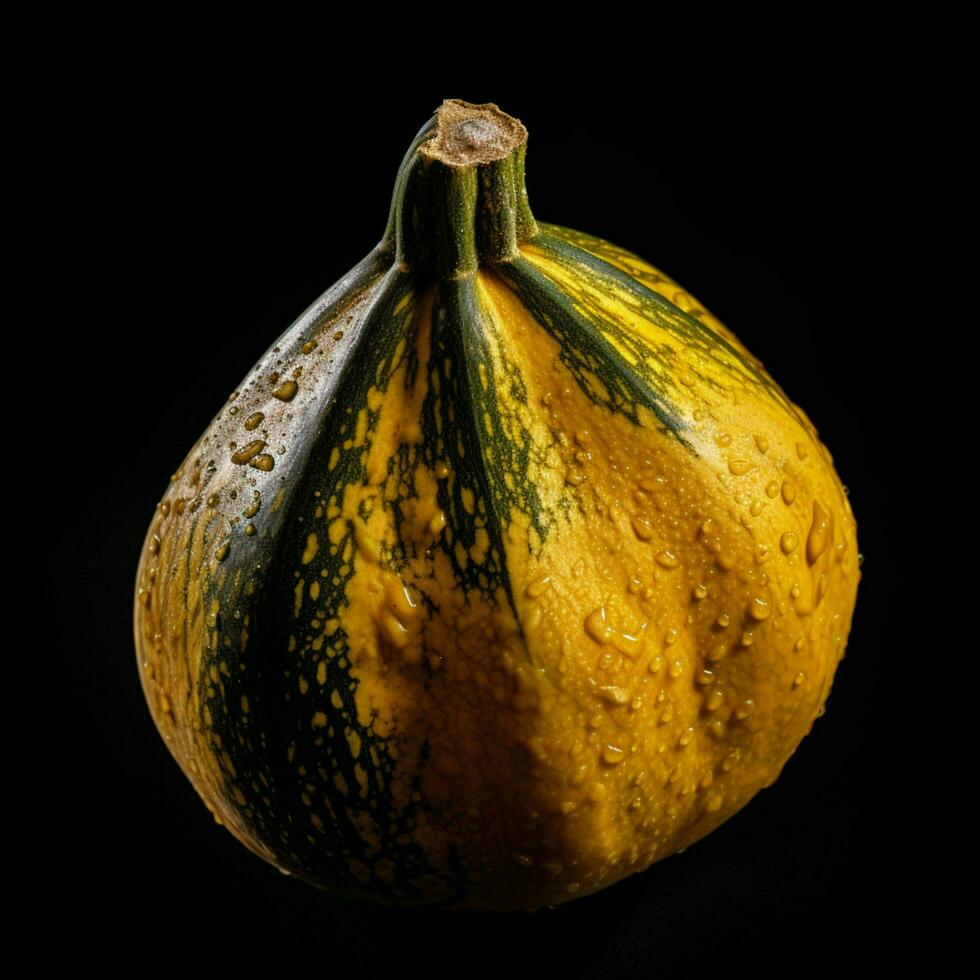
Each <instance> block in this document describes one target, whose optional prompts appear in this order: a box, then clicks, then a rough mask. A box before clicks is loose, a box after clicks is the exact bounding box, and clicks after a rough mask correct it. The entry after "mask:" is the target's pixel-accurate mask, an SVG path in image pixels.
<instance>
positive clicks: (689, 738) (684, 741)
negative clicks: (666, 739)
mask: <svg viewBox="0 0 980 980" xmlns="http://www.w3.org/2000/svg"><path fill="white" fill-rule="evenodd" d="M693 741H694V729H693V728H685V729H684V731H683V732H681V736H680V738H679V739H678V740H677V744H678V745H690V744H691V742H693Z"/></svg>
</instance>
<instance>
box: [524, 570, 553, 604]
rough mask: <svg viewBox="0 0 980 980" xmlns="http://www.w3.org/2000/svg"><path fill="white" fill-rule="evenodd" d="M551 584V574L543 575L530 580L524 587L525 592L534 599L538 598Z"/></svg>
mask: <svg viewBox="0 0 980 980" xmlns="http://www.w3.org/2000/svg"><path fill="white" fill-rule="evenodd" d="M550 585H551V576H550V575H542V576H540V578H536V579H535V580H534V581H533V582H528V584H527V586H526V587H525V589H524V592H525V593H526V594H527V595H528V596H529V597H530V598H532V599H537V598H538V597H539V596H542V595H544V593H545V592H546V591H547V590H548V587H549V586H550Z"/></svg>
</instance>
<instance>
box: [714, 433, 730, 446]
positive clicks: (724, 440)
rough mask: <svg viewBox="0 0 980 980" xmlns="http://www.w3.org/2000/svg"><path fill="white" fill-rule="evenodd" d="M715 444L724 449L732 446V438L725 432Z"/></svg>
mask: <svg viewBox="0 0 980 980" xmlns="http://www.w3.org/2000/svg"><path fill="white" fill-rule="evenodd" d="M715 442H717V443H718V445H719V446H722V447H725V446H730V445H731V444H732V437H731V436H730V435H729V434H728V433H727V432H724V433H722V434H721V435H720V436H718V438H717V439H716V440H715Z"/></svg>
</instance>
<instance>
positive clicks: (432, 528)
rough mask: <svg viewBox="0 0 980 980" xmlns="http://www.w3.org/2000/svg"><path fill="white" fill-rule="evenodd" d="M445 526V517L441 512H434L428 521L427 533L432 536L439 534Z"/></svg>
mask: <svg viewBox="0 0 980 980" xmlns="http://www.w3.org/2000/svg"><path fill="white" fill-rule="evenodd" d="M445 526H446V515H445V513H444V512H443V511H441V510H439V511H436V513H435V514H433V515H432V519H431V520H430V521H429V533H430V534H432V535H433V536H434V535H437V534H439V533H440V532H441V531H442V529H443V528H444V527H445Z"/></svg>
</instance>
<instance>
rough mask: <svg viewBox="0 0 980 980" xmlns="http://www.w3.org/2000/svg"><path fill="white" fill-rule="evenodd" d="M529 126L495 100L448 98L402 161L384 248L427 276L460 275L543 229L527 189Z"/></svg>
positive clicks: (505, 254)
mask: <svg viewBox="0 0 980 980" xmlns="http://www.w3.org/2000/svg"><path fill="white" fill-rule="evenodd" d="M526 147H527V130H526V129H525V128H524V127H523V126H522V125H521V123H520V122H519V121H518V120H517V119H514V118H513V117H511V116H508V115H506V113H503V112H501V111H500V109H498V108H497V106H495V105H493V104H489V103H488V104H484V105H473V104H471V103H468V102H461V101H459V100H458V99H449V100H447V101H445V102H444V103H443V104H442V106H441V107H440V108H439V110H438V111H437V112H436V114H435V115H434V116H433V117H432V119H431V120H429V122H428V123H426V125H425V126H423V127H422V129H421V130H420V131H419V133H418V135H417V136H416V138H415V140H414V141H413V143H412V146H411V147H410V148H409V151H408V153H407V154H406V155H405V158H404V160H403V162H402V165H401V168H400V169H399V171H398V177H397V179H396V181H395V190H394V194H393V195H392V203H391V210H390V212H389V218H388V228H387V229H386V231H385V237H384V239H383V240H382V246H384V247H390V246H391V244H392V243H393V244H394V247H395V253H396V257H397V261H398V263H399V264H400V265H401V266H403V267H404V268H408V269H411V270H412V271H413V272H416V273H417V274H419V275H423V276H431V275H437V276H439V277H442V278H451V279H455V278H460V277H461V276H466V275H471V274H472V273H474V272H475V271H476V270H477V268H478V267H479V265H480V263H487V264H490V265H499V264H501V263H504V262H509V261H511V260H512V259H514V258H517V256H518V255H519V252H518V245H519V244H520V243H521V242H524V241H528V240H529V239H531V238H533V237H534V236H535V235H536V234H537V231H538V229H537V224H536V223H535V221H534V217H533V216H532V214H531V209H530V207H529V205H528V200H527V190H526V188H525V186H524V157H525V151H526Z"/></svg>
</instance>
